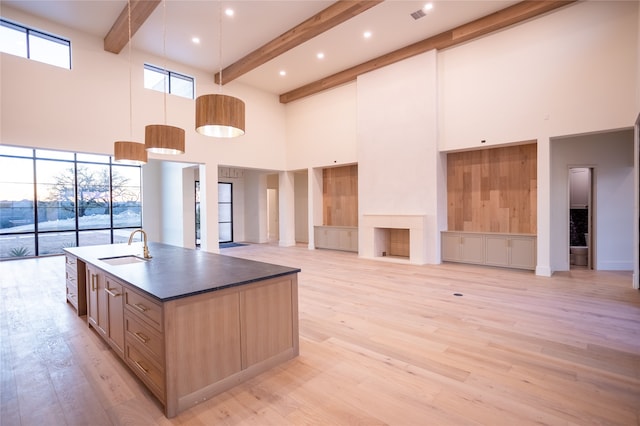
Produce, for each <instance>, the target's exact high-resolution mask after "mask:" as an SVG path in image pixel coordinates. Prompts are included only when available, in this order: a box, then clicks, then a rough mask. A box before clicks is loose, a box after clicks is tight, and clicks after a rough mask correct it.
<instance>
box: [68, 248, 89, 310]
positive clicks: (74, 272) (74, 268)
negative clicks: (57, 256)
mask: <svg viewBox="0 0 640 426" xmlns="http://www.w3.org/2000/svg"><path fill="white" fill-rule="evenodd" d="M64 262H65V281H66V287H67V302H69V303H70V304H71V305H72V306H73V307H74V308H75V310H76V312H77V313H78V316H81V315H85V314H86V313H87V293H86V290H87V289H86V285H85V275H84V263H83V262H82V261H81V260H78V258H77V257H75V256H72V255H70V254H67V255H65V258H64ZM78 262H80V268H78ZM78 270H80V271H81V272H80V273H78Z"/></svg>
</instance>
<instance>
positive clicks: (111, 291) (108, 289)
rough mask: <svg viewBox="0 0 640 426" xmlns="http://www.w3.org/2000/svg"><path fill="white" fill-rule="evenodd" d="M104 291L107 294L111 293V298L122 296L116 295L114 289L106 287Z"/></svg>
mask: <svg viewBox="0 0 640 426" xmlns="http://www.w3.org/2000/svg"><path fill="white" fill-rule="evenodd" d="M104 291H105V292H107V293H109V294H110V295H111V296H113V297H118V296H120V293H114V292H113V290H112V289H110V288H107V287H105V288H104Z"/></svg>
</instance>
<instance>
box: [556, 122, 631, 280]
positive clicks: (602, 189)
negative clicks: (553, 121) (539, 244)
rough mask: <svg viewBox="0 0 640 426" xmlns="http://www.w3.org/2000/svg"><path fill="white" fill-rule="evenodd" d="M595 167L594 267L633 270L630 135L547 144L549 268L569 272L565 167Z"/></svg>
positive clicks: (601, 135)
mask: <svg viewBox="0 0 640 426" xmlns="http://www.w3.org/2000/svg"><path fill="white" fill-rule="evenodd" d="M575 166H592V167H593V168H594V174H593V182H594V197H595V200H594V201H593V202H592V205H593V206H594V211H593V212H592V214H593V220H594V222H595V223H594V226H593V229H592V232H593V234H594V235H592V240H593V241H595V260H596V264H595V269H599V270H632V269H633V265H634V264H633V261H634V259H633V253H634V250H633V246H634V235H633V234H632V233H631V232H630V231H631V230H632V229H633V223H634V219H633V218H634V213H633V212H634V172H633V131H632V130H631V129H629V130H623V131H617V132H607V133H598V134H591V135H579V136H574V137H567V138H558V139H554V140H552V142H551V188H552V190H551V210H552V213H551V269H552V271H566V270H569V257H568V246H569V216H568V206H569V185H568V183H569V169H570V167H575Z"/></svg>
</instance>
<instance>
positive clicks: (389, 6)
mask: <svg viewBox="0 0 640 426" xmlns="http://www.w3.org/2000/svg"><path fill="white" fill-rule="evenodd" d="M0 3H1V5H2V7H5V6H9V7H12V8H14V9H17V10H20V11H23V12H26V13H29V14H32V15H35V16H38V17H41V18H45V19H48V20H51V21H54V22H57V23H60V24H63V25H65V26H68V27H71V28H74V29H77V30H81V31H84V32H86V33H89V34H92V35H95V36H98V37H101V38H103V37H104V36H105V35H106V34H107V33H108V32H109V29H110V28H111V26H112V24H113V23H114V22H115V20H116V19H117V17H118V15H119V14H120V12H121V11H122V10H123V9H124V8H125V7H126V6H127V1H126V0H71V1H68V0H37V1H31V0H1V2H0ZM332 3H333V1H316V0H283V1H273V0H242V1H239V0H227V1H222V2H219V1H205V0H167V1H166V2H163V3H161V4H160V5H159V6H158V7H157V8H156V9H155V11H154V12H153V13H152V14H151V16H150V17H149V19H147V21H146V22H145V23H144V24H143V26H142V27H141V28H140V30H139V31H138V32H137V33H136V34H135V36H134V37H133V40H132V41H133V48H134V49H137V50H143V51H147V52H150V53H153V54H155V55H158V56H161V57H162V56H164V54H165V53H164V52H165V51H166V56H167V58H169V59H171V60H173V61H177V62H180V63H184V64H187V65H189V66H192V67H195V68H198V69H202V70H206V71H208V72H209V73H210V74H211V75H212V78H213V74H214V73H216V72H218V71H219V70H220V60H219V59H220V44H221V45H222V64H223V67H226V66H229V65H231V64H232V63H234V62H235V61H237V60H238V59H240V58H242V57H243V56H245V55H247V54H249V53H251V52H252V51H254V50H255V49H257V48H259V47H261V46H262V45H264V44H265V43H267V42H269V41H271V40H273V39H274V38H276V37H277V36H279V35H281V34H282V33H284V32H286V31H287V30H289V29H291V28H292V27H294V26H296V25H298V24H300V23H301V22H303V21H304V20H306V19H308V18H310V17H311V16H313V15H315V14H316V13H318V12H320V11H321V10H323V9H325V8H326V7H328V6H329V5H331V4H332ZM425 3H426V0H425V1H410V0H386V1H385V2H383V3H381V4H379V5H377V6H374V7H373V8H371V9H369V10H367V11H365V12H364V13H362V14H360V15H358V16H356V17H354V18H352V19H351V20H349V21H347V22H345V23H342V24H341V25H338V26H337V27H335V28H333V29H331V30H329V31H327V32H325V33H323V34H321V35H319V36H318V37H316V38H314V39H312V40H309V41H307V42H306V43H304V44H302V45H300V46H298V47H296V48H294V49H292V50H290V51H288V52H286V53H284V54H283V55H281V56H279V57H277V58H275V59H273V60H271V61H269V62H267V63H265V64H264V65H262V66H260V67H259V68H256V69H255V70H253V71H251V72H249V73H247V74H245V75H243V76H241V77H240V78H238V81H239V82H243V83H245V84H249V85H252V86H255V87H258V88H260V89H263V90H266V91H269V92H272V93H275V94H282V93H285V92H287V91H290V90H293V89H295V88H298V87H300V86H302V85H304V84H307V83H311V82H313V81H316V80H319V79H321V78H323V77H327V76H329V75H331V74H334V73H336V72H338V71H341V70H344V69H346V68H349V67H352V66H354V65H358V64H360V63H363V62H366V61H368V60H370V59H373V58H376V57H378V56H381V55H383V54H386V53H389V52H391V51H394V50H396V49H399V48H402V47H404V46H407V45H409V44H412V43H414V42H417V41H420V40H423V39H426V38H428V37H431V36H433V35H436V34H438V33H441V32H443V31H445V30H448V29H451V28H454V27H456V26H458V25H461V24H464V23H466V22H469V21H472V20H474V19H477V18H480V17H482V16H485V15H488V14H490V13H493V12H495V11H497V10H500V9H503V8H505V7H507V6H510V5H512V4H514V3H517V2H516V1H508V0H499V1H483V0H471V1H457V0H441V1H434V2H433V9H432V10H431V11H429V12H427V15H426V16H425V17H423V18H421V19H418V20H414V19H413V18H412V17H411V15H410V14H411V13H412V12H415V11H417V10H418V9H420V8H422V6H424V4H425ZM220 6H222V7H223V8H227V7H231V8H233V9H234V11H235V15H234V16H233V17H227V16H225V15H223V16H222V17H221V16H220V13H219V10H220ZM0 12H1V11H0ZM220 22H222V27H220ZM364 31H371V32H372V37H371V38H369V39H366V40H365V39H364V37H363V32H364ZM220 34H221V35H222V43H220ZM59 35H60V36H64V34H59ZM194 36H197V37H199V38H200V39H201V43H200V44H199V45H196V44H194V43H193V42H192V41H191V39H192V37H194ZM163 46H164V47H163ZM318 52H323V53H324V54H325V58H324V59H322V60H318V59H317V58H316V54H317V53H318ZM158 65H162V64H158ZM280 70H286V72H287V75H286V76H285V77H282V76H280V75H279V72H280ZM176 71H181V70H176Z"/></svg>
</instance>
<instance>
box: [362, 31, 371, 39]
mask: <svg viewBox="0 0 640 426" xmlns="http://www.w3.org/2000/svg"><path fill="white" fill-rule="evenodd" d="M363 36H364V38H371V31H365V32H364V34H363Z"/></svg>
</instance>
